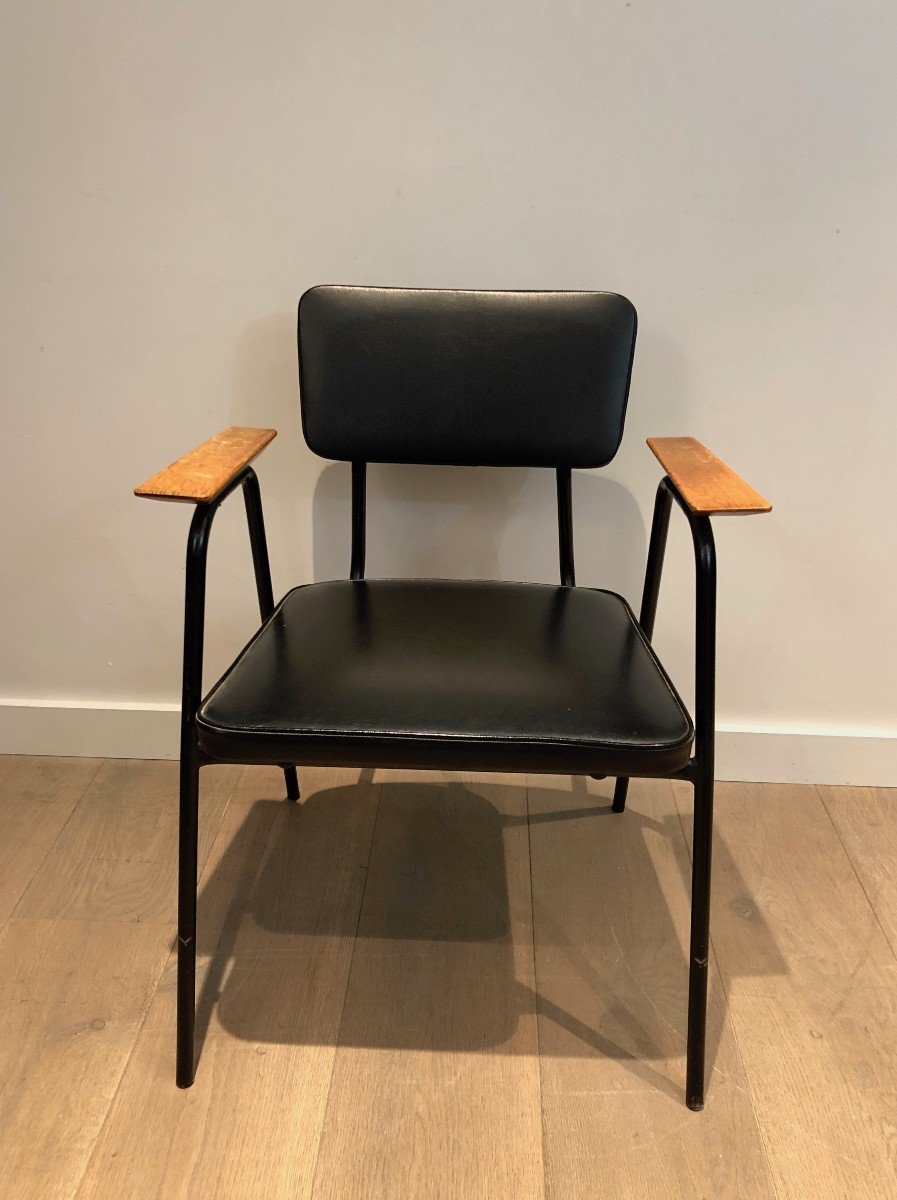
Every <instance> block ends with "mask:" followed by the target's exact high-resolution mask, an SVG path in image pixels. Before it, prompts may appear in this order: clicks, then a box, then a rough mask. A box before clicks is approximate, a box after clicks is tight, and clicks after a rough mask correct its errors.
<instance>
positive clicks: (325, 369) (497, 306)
mask: <svg viewBox="0 0 897 1200" xmlns="http://www.w3.org/2000/svg"><path fill="white" fill-rule="evenodd" d="M635 333H636V314H635V309H634V308H633V306H632V304H631V303H630V302H629V301H628V300H627V299H625V298H624V297H623V296H617V295H615V294H613V293H610V292H485V291H483V292H481V291H428V290H422V289H407V288H369V287H334V286H322V287H315V288H312V289H311V290H310V291H308V292H306V293H305V295H304V296H303V297H302V299H301V301H300V303H299V375H300V395H301V404H302V423H303V431H304V434H305V439H306V441H307V442H308V445H309V446H310V448H311V449H312V450H313V451H314V452H315V453H316V454H319V455H321V456H322V457H324V458H333V459H342V460H346V461H351V460H357V461H365V462H391V463H433V464H454V465H466V466H474V465H478V466H487V465H490V466H548V467H600V466H604V465H605V464H606V463H608V462H610V460H611V459H612V458H613V456H614V455H615V454H616V452H617V448H618V447H619V444H620V439H621V437H622V434H623V420H624V417H625V413H626V401H627V396H628V393H629V379H630V373H631V369H632V356H633V349H634V345H635Z"/></svg>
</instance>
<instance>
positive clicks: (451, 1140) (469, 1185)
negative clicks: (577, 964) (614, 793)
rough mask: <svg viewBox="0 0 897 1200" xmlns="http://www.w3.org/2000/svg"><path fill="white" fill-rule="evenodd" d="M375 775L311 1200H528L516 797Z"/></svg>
mask: <svg viewBox="0 0 897 1200" xmlns="http://www.w3.org/2000/svg"><path fill="white" fill-rule="evenodd" d="M381 775H382V776H383V778H384V779H385V780H386V782H384V783H383V785H382V790H381V797H380V810H379V814H378V819H377V829H376V834H375V838H374V847H373V850H372V854H371V866H370V872H369V877H368V884H367V887H366V889H365V896H364V904H363V906H362V911H361V919H360V921H359V926H358V936H357V939H356V943H355V953H354V956H353V960H352V972H351V975H350V979H349V988H348V992H347V995H346V1005H345V1010H344V1013H343V1019H342V1023H341V1027H340V1035H339V1050H338V1051H337V1056H336V1062H335V1065H334V1069H333V1080H332V1084H331V1089H330V1099H329V1102H328V1106H327V1118H326V1121H325V1124H324V1130H323V1135H322V1138H321V1149H320V1155H319V1159H318V1165H317V1170H316V1173H315V1186H314V1191H313V1197H314V1200H343V1198H344V1197H347V1196H366V1197H375V1196H376V1197H378V1200H379V1198H382V1200H386V1198H387V1197H388V1198H390V1200H407V1197H409V1196H426V1197H428V1198H432V1200H456V1198H458V1197H465V1198H466V1200H504V1198H505V1197H507V1198H508V1200H530V1198H533V1200H535V1198H539V1197H542V1196H543V1182H542V1146H541V1129H540V1115H539V1068H538V1043H537V1039H536V1024H535V1012H534V1007H533V1003H532V996H533V987H534V977H533V957H532V929H531V918H530V911H531V901H530V884H529V854H528V847H527V829H526V800H525V789H524V788H523V787H521V786H520V781H519V780H514V781H510V780H509V779H506V778H505V777H501V776H491V777H487V779H486V781H484V780H482V779H478V778H476V777H473V776H464V775H452V776H448V777H446V776H439V775H435V774H431V775H429V776H421V775H416V776H413V777H411V778H409V776H408V775H407V774H406V773H401V772H382V773H381V772H378V777H380V776H381Z"/></svg>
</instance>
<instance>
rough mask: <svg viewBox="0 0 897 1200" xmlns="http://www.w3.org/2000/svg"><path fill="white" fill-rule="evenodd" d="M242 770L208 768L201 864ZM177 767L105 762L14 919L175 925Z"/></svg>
mask: <svg viewBox="0 0 897 1200" xmlns="http://www.w3.org/2000/svg"><path fill="white" fill-rule="evenodd" d="M243 772H244V768H243V767H230V766H228V767H217V766H216V767H206V768H204V770H203V772H202V776H201V783H200V842H199V861H200V864H202V862H203V861H204V860H205V856H206V855H207V854H208V852H209V848H210V847H211V845H212V842H213V841H214V838H215V834H216V833H217V829H218V825H219V824H220V821H221V818H222V816H223V815H224V811H225V809H226V807H227V803H228V799H229V797H230V795H231V793H232V792H233V791H234V788H235V787H236V786H237V785H238V782H239V780H240V778H241V777H242V775H243ZM177 837H178V764H177V763H174V762H147V761H131V760H128V759H107V761H106V762H105V763H103V766H102V767H101V769H100V771H99V772H98V774H97V775H96V777H95V778H94V780H93V781H92V782H91V784H90V786H89V787H88V788H87V791H86V792H85V794H84V796H83V797H82V799H81V801H80V802H79V804H78V809H77V812H75V814H74V815H73V817H72V819H71V820H70V821H69V823H68V824H67V825H66V827H65V829H64V830H63V832H62V834H61V836H60V837H59V838H58V839H57V840H56V842H55V844H54V845H53V847H52V849H51V850H50V852H49V853H48V854H47V855H46V856H45V858H44V860H43V862H42V863H41V865H40V867H39V869H38V870H37V872H36V874H35V876H34V878H33V880H32V881H31V884H30V886H29V887H28V889H27V891H26V892H25V894H24V895H23V896H22V898H21V900H20V901H19V903H18V904H17V906H16V908H15V910H14V915H15V916H17V917H43V918H65V919H76V920H94V921H96V920H99V921H144V922H146V921H155V922H161V923H163V924H169V925H170V924H173V923H174V921H175V920H176V898H177Z"/></svg>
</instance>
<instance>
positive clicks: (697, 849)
mask: <svg viewBox="0 0 897 1200" xmlns="http://www.w3.org/2000/svg"><path fill="white" fill-rule="evenodd" d="M693 829H694V836H693V842H692V878H691V937H690V942H689V975H688V1040H687V1049H686V1055H687V1064H686V1071H685V1103H686V1104H687V1105H688V1107H689V1108H690V1109H692V1110H693V1111H694V1112H700V1111H701V1109H702V1108H703V1107H704V1060H705V1046H706V1041H707V979H708V975H709V957H710V864H711V844H712V837H713V774H712V772H711V773H709V774H708V773H707V772H701V774H700V775H699V777H698V778H696V780H695V813H694V825H693Z"/></svg>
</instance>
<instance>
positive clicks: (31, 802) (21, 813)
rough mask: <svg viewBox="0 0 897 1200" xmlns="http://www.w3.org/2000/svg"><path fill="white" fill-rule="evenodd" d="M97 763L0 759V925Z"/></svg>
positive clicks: (21, 757) (19, 757) (89, 760)
mask: <svg viewBox="0 0 897 1200" xmlns="http://www.w3.org/2000/svg"><path fill="white" fill-rule="evenodd" d="M101 765H102V759H98V758H43V757H38V756H35V755H16V754H7V755H2V756H0V927H2V926H3V924H4V922H5V921H6V919H7V917H8V916H9V915H10V913H11V912H12V911H13V909H14V908H15V906H16V904H18V902H19V900H20V899H21V898H22V896H23V894H24V892H25V890H26V889H27V887H28V885H29V884H30V883H31V880H32V879H33V878H34V875H35V872H36V871H37V869H38V867H39V866H40V864H41V862H42V861H43V859H44V858H45V857H46V855H47V854H48V852H49V851H50V848H51V847H52V845H53V843H54V842H55V841H56V839H57V837H58V836H59V834H60V832H61V831H62V829H63V827H64V825H65V823H66V821H67V820H68V819H69V817H70V816H71V815H72V812H73V811H74V809H75V806H76V805H77V803H78V801H79V800H80V799H81V797H82V796H83V794H84V792H85V790H86V789H87V787H88V785H89V784H90V782H91V780H92V779H93V778H94V776H95V775H96V773H97V772H98V771H99V769H100V766H101Z"/></svg>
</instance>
